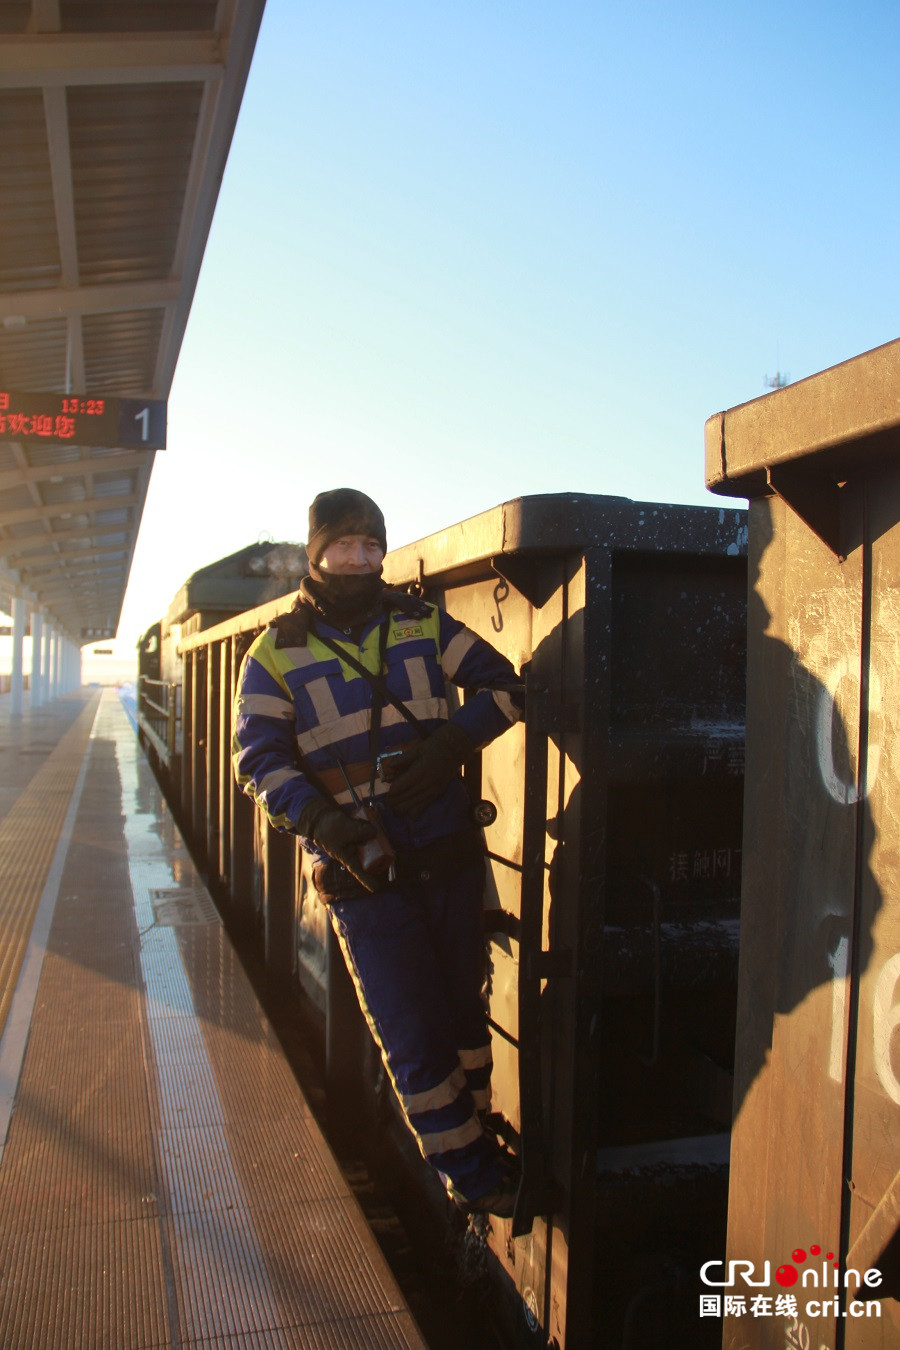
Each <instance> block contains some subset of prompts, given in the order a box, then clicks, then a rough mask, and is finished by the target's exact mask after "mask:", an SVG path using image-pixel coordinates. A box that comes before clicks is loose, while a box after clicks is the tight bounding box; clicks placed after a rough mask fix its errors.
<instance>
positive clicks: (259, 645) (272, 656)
mask: <svg viewBox="0 0 900 1350" xmlns="http://www.w3.org/2000/svg"><path fill="white" fill-rule="evenodd" d="M251 657H252V658H253V660H254V661H258V662H259V664H260V665H261V666H262V668H263V670H264V671H265V672H266V673H267V674H268V675H271V677H272V679H273V680H274V681H275V683H276V684H278V685H280V686H281V688H282V689H283V690H284V692H285V694H286V695H287V697H288V698H290V696H291V691H290V689H288V687H287V685H286V684H285V681H284V675H283V674H282V671H281V669H280V663H279V661H278V653H277V652H276V650H275V644H274V642H273V641H272V639H271V638H270V637H269V633H268V630H266V632H264V633H260V635H259V637H258V638H256V640H255V641H254V642H253V644H252V646H251V647H250V650H249V651H248V652H247V655H246V656H245V657H244V662H243V665H242V666H241V677H242V678H243V673H244V670H245V668H246V665H247V662H248V661H249V660H250V658H251ZM287 668H288V669H290V667H289V666H288V667H287Z"/></svg>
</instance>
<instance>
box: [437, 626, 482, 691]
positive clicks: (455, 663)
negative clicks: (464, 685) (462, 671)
mask: <svg viewBox="0 0 900 1350" xmlns="http://www.w3.org/2000/svg"><path fill="white" fill-rule="evenodd" d="M477 641H478V638H477V636H476V634H475V633H473V632H472V630H471V628H463V629H462V630H461V631H460V632H459V633H457V634H456V637H454V638H451V639H450V641H449V642H448V643H447V649H446V651H445V652H444V653H443V654H442V656H441V664H442V666H443V667H444V674H445V675H446V676H447V677H448V679H451V680H452V679H453V677H454V676H455V674H456V672H457V671H458V670H459V667H460V665H461V664H462V659H463V657H464V656H465V654H466V652H469V651H471V650H472V648H473V647H474V646H475V643H476V642H477Z"/></svg>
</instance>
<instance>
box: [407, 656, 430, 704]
mask: <svg viewBox="0 0 900 1350" xmlns="http://www.w3.org/2000/svg"><path fill="white" fill-rule="evenodd" d="M403 664H404V666H405V667H406V678H407V679H408V680H409V690H410V694H411V695H412V697H413V698H414V699H428V698H431V681H430V680H429V678H428V668H427V666H426V665H425V658H424V656H408V657H407V658H406V660H405V661H404V662H403Z"/></svg>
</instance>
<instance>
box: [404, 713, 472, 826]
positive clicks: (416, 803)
mask: <svg viewBox="0 0 900 1350" xmlns="http://www.w3.org/2000/svg"><path fill="white" fill-rule="evenodd" d="M474 749H475V745H474V743H473V741H472V738H471V736H469V735H468V734H467V733H466V732H465V731H463V729H462V727H458V726H457V725H456V723H455V722H445V723H444V725H443V726H442V727H438V729H437V731H435V732H434V733H433V734H432V735H431V736H429V737H428V739H427V740H426V741H414V742H413V744H412V745H408V746H407V747H406V749H405V750H404V751H403V759H402V760H401V761H400V762H399V763H398V764H397V767H396V769H395V771H394V772H395V775H396V776H395V777H394V780H393V782H392V783H391V786H390V790H389V791H388V794H387V800H388V805H390V806H392V807H393V808H394V810H395V811H399V812H400V814H401V815H404V816H407V815H409V816H417V815H419V814H420V813H421V812H422V811H424V810H425V807H426V806H429V805H430V804H431V803H432V802H433V801H437V799H438V797H440V795H441V793H443V792H446V790H447V788H448V787H449V786H450V784H451V783H452V782H453V779H454V778H455V776H456V774H457V773H458V772H459V767H460V765H461V764H462V763H463V761H464V760H466V759H468V757H469V755H471V754H472V752H473V751H474Z"/></svg>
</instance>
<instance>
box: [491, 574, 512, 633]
mask: <svg viewBox="0 0 900 1350" xmlns="http://www.w3.org/2000/svg"><path fill="white" fill-rule="evenodd" d="M508 595H509V584H508V583H507V580H506V578H505V577H501V578H500V580H499V581H498V582H497V584H496V586H495V587H494V604H495V605H496V606H497V617H496V619H495V618H494V616H493V614H492V615H491V627H492V628H493V630H494V632H495V633H502V631H503V615H502V613H501V611H500V605H501V602H502V601H504V600H505V599H506V597H507V596H508Z"/></svg>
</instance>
